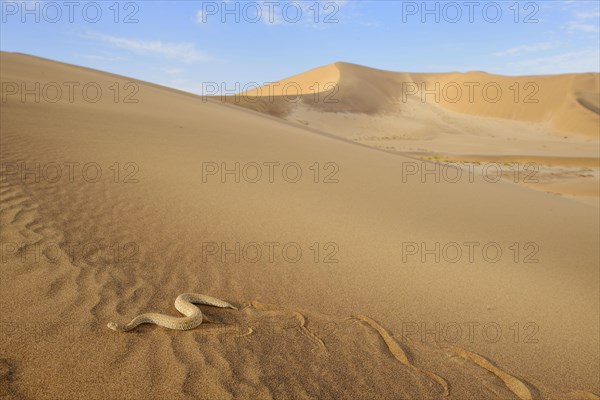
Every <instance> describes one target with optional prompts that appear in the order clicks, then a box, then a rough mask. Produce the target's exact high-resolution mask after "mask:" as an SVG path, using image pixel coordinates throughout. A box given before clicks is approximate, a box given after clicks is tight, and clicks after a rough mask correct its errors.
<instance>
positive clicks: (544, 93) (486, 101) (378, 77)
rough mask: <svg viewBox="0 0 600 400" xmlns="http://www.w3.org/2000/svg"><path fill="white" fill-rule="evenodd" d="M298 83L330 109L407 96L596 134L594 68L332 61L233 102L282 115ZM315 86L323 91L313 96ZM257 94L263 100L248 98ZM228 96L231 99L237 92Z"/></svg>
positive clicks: (396, 106)
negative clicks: (528, 72) (446, 67)
mask: <svg viewBox="0 0 600 400" xmlns="http://www.w3.org/2000/svg"><path fill="white" fill-rule="evenodd" d="M334 85H335V89H333V87H334ZM296 86H298V87H300V88H301V92H300V93H301V94H302V104H305V105H308V106H310V107H312V108H314V109H317V110H322V111H328V112H346V113H363V114H377V115H386V114H393V113H402V112H403V111H405V110H404V109H405V108H407V107H408V106H407V103H408V102H409V101H410V105H412V106H414V105H415V104H414V103H415V102H414V101H413V100H415V99H418V100H419V101H420V102H422V105H421V107H433V106H436V105H437V106H439V107H441V108H442V109H445V110H448V111H454V112H458V113H464V114H469V115H473V116H481V117H493V118H501V119H507V120H515V121H527V122H537V123H544V124H548V125H549V126H551V127H553V128H555V129H557V130H561V131H565V132H569V133H572V134H578V135H582V136H584V137H591V138H594V139H598V138H599V135H600V133H599V132H598V121H599V119H598V118H599V114H600V113H599V112H598V108H599V104H600V74H597V73H588V74H564V75H544V76H518V77H515V76H501V75H492V74H487V73H485V72H469V73H408V72H389V71H382V70H378V69H373V68H368V67H363V66H360V65H356V64H349V63H344V62H337V63H335V64H331V65H327V66H324V67H320V68H316V69H313V70H311V71H308V72H306V73H302V74H299V75H295V76H292V77H290V78H287V79H283V80H281V81H278V82H276V83H275V84H273V85H268V86H264V87H262V88H260V89H254V90H251V91H248V92H246V93H245V95H244V96H243V97H241V99H239V100H240V103H239V104H240V105H243V106H246V107H249V108H252V109H256V110H259V111H263V112H268V113H271V114H273V115H278V116H286V115H289V114H290V113H292V112H293V111H294V107H295V106H296V103H294V102H293V101H289V100H287V99H286V97H284V95H287V96H289V98H293V97H294V94H295V93H297V92H298V91H297V90H295V87H296ZM284 89H287V91H286V93H284V92H283V90H284ZM316 91H321V92H322V94H321V96H319V98H318V99H317V98H315V96H314V93H315V92H316ZM268 95H272V96H275V97H274V98H273V99H271V98H270V97H268ZM328 95H329V97H328ZM256 96H260V97H263V100H262V101H259V102H254V98H255V97H256ZM227 101H234V102H235V98H233V97H229V98H227ZM333 101H335V102H333Z"/></svg>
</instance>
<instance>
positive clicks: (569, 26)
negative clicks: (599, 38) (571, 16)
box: [567, 21, 600, 33]
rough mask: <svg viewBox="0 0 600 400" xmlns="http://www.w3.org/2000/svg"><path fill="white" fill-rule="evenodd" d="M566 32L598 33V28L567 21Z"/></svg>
mask: <svg viewBox="0 0 600 400" xmlns="http://www.w3.org/2000/svg"><path fill="white" fill-rule="evenodd" d="M567 30H569V31H580V32H590V33H596V32H600V27H599V26H598V25H594V24H584V23H581V22H577V21H569V22H568V23H567Z"/></svg>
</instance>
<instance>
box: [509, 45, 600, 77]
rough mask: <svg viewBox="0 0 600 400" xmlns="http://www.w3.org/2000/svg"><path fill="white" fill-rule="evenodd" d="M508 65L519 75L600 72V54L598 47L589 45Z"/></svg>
mask: <svg viewBox="0 0 600 400" xmlns="http://www.w3.org/2000/svg"><path fill="white" fill-rule="evenodd" d="M508 66H509V67H510V68H511V69H512V70H514V71H515V72H516V73H517V74H519V75H524V74H559V73H568V72H600V55H599V54H598V49H597V48H593V47H589V48H584V49H579V50H574V51H569V52H566V53H561V54H556V55H553V56H548V57H539V58H531V59H528V60H522V61H516V62H511V63H508Z"/></svg>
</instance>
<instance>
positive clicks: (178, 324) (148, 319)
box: [107, 293, 237, 332]
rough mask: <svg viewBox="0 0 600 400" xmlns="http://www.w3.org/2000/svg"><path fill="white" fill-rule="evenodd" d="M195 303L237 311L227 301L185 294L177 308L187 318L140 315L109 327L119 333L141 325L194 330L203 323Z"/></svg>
mask: <svg viewBox="0 0 600 400" xmlns="http://www.w3.org/2000/svg"><path fill="white" fill-rule="evenodd" d="M194 303H195V304H204V305H207V306H213V307H220V308H233V309H234V310H237V308H236V307H234V306H232V305H231V304H229V303H227V302H226V301H223V300H219V299H215V298H214V297H210V296H206V295H203V294H195V293H183V294H180V295H179V296H177V299H176V300H175V308H176V309H177V311H179V312H180V313H182V314H183V315H185V317H172V316H170V315H164V314H156V313H147V314H141V315H138V316H137V317H135V318H134V319H132V320H131V322H129V323H128V324H119V323H116V322H109V323H108V325H107V326H108V327H109V328H110V329H112V330H114V331H117V332H127V331H130V330H132V329H134V328H135V327H136V326H138V325H140V324H155V325H159V326H162V327H164V328H169V329H176V330H180V331H185V330H188V329H194V328H196V327H197V326H199V325H200V324H201V323H202V311H200V309H199V308H198V307H196V306H195V305H194Z"/></svg>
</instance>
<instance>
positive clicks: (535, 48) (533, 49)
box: [493, 42, 556, 57]
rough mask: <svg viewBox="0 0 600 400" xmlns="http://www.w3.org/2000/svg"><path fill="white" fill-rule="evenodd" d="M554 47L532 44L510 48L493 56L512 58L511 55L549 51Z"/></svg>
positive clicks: (546, 44) (550, 44)
mask: <svg viewBox="0 0 600 400" xmlns="http://www.w3.org/2000/svg"><path fill="white" fill-rule="evenodd" d="M554 47H556V44H555V43H551V42H541V43H534V44H529V45H522V46H517V47H511V48H510V49H507V50H504V51H499V52H497V53H493V55H494V56H496V57H504V56H512V55H515V54H519V53H531V52H536V51H543V50H549V49H552V48H554Z"/></svg>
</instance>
